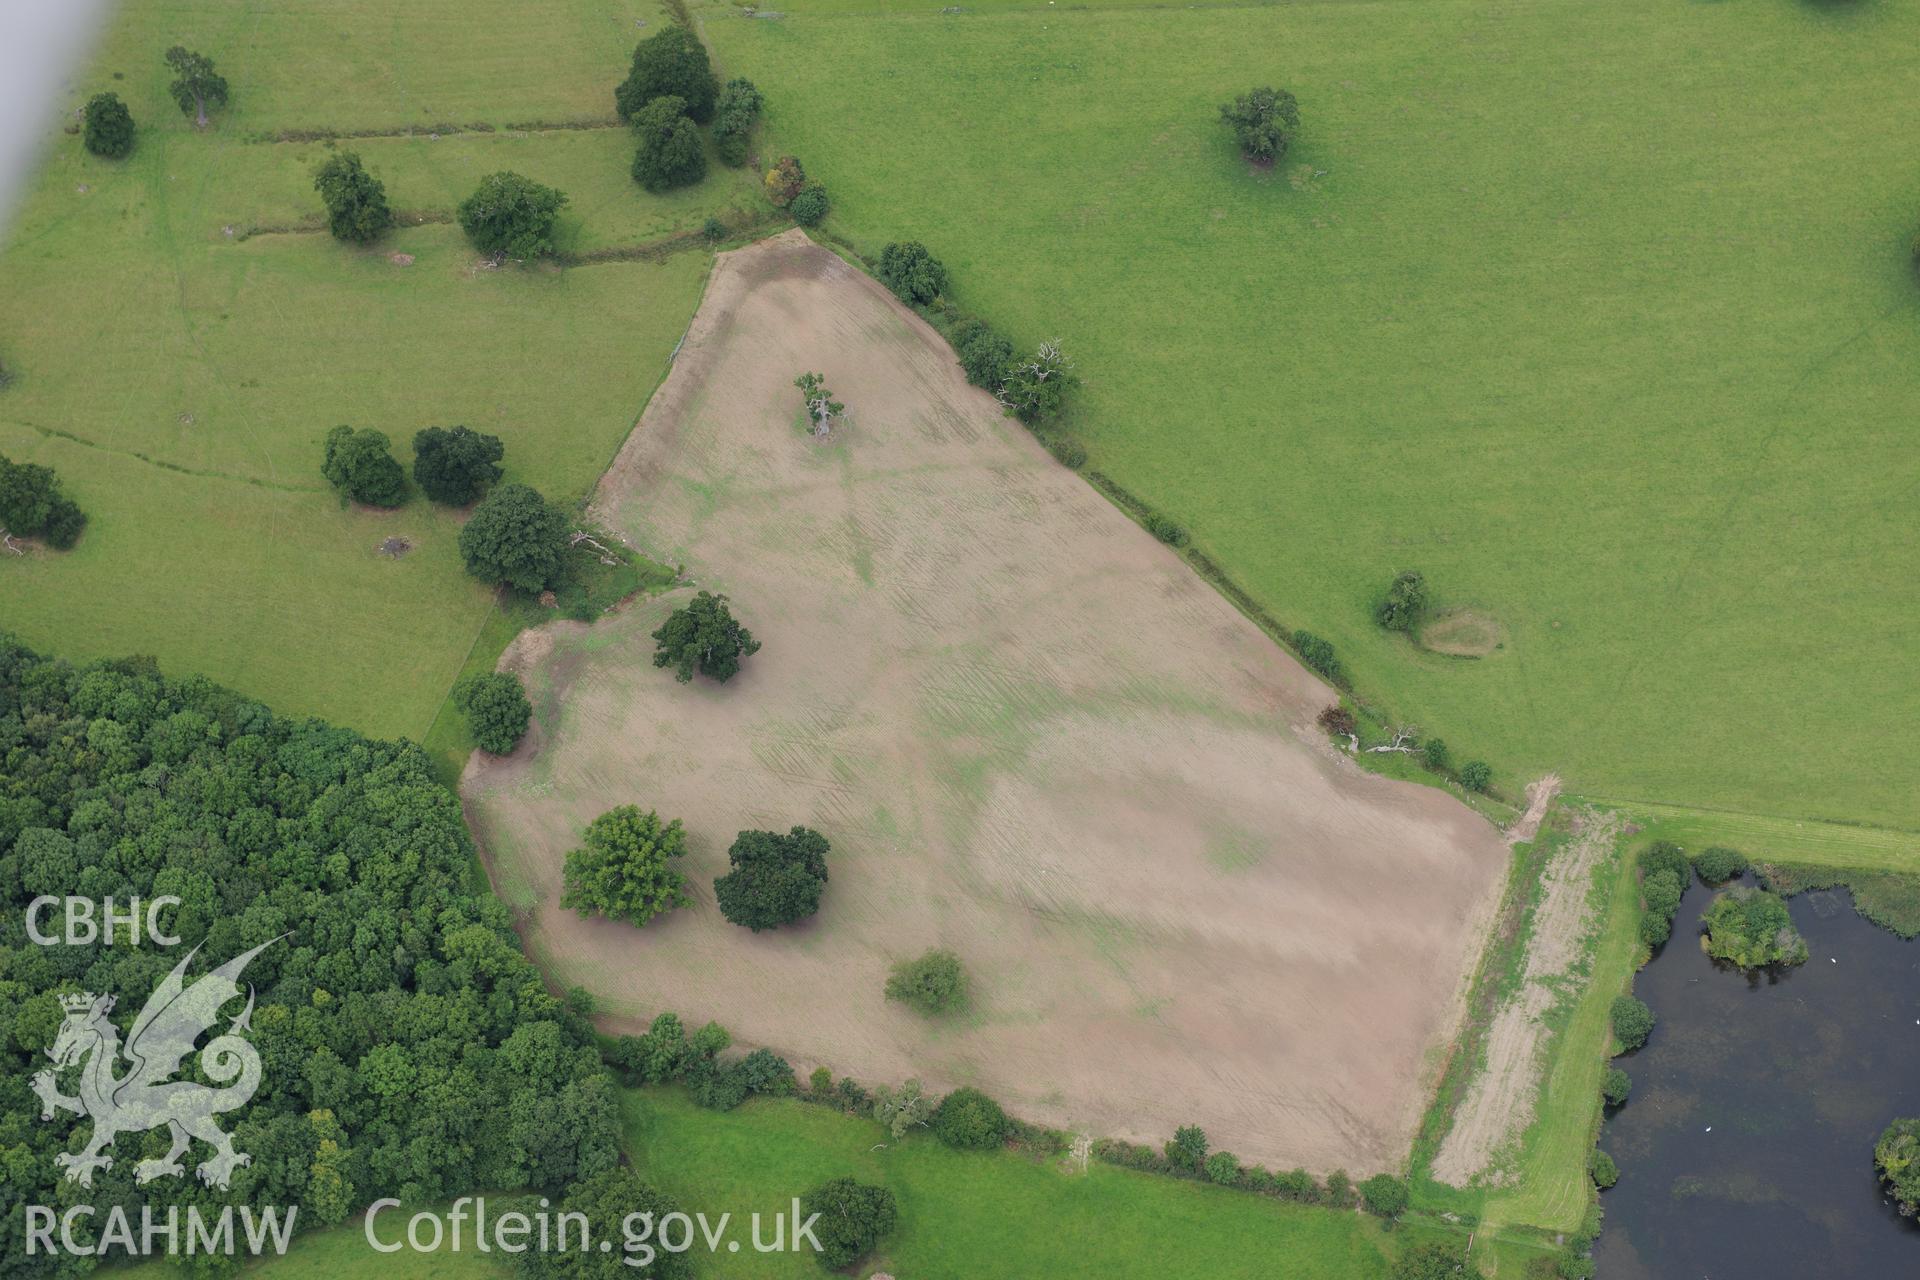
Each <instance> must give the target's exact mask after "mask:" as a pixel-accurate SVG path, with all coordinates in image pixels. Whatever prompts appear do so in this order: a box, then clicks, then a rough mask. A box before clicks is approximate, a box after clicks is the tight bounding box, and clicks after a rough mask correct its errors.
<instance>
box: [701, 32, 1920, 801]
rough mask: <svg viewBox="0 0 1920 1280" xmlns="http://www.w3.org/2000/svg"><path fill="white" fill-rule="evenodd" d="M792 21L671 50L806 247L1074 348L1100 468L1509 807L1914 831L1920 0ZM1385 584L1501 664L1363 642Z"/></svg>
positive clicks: (1083, 409)
mask: <svg viewBox="0 0 1920 1280" xmlns="http://www.w3.org/2000/svg"><path fill="white" fill-rule="evenodd" d="M782 8H783V9H785V10H787V12H786V16H785V17H784V18H783V19H781V20H778V21H749V20H745V19H742V18H740V17H738V16H737V15H736V12H735V11H733V10H730V9H726V8H723V7H720V6H711V7H708V8H706V9H704V10H702V11H701V14H700V16H701V17H702V20H703V24H704V30H705V33H706V34H707V36H708V38H709V40H710V41H711V42H712V43H713V44H714V45H715V46H716V47H717V49H718V51H719V53H720V56H721V58H722V61H723V62H724V63H725V64H726V71H727V72H728V73H738V74H746V75H749V76H751V77H753V78H754V79H755V80H757V81H758V82H759V83H760V84H761V85H762V87H763V88H765V89H766V90H767V91H768V94H769V101H770V104H771V106H770V115H769V119H770V122H771V130H772V142H773V149H776V150H781V151H793V152H795V153H796V154H798V155H800V156H801V157H802V159H803V160H804V161H805V162H806V163H807V165H808V167H809V171H810V172H812V173H815V174H817V175H818V176H820V177H822V178H823V179H825V181H826V182H827V183H828V184H829V186H830V187H831V188H832V190H833V192H834V196H835V199H836V206H835V214H834V219H833V226H834V228H835V229H836V230H837V231H838V232H840V233H842V234H844V235H846V236H847V237H849V238H850V239H851V240H852V241H854V242H855V243H857V244H859V245H860V246H862V247H863V248H865V249H868V250H872V249H877V248H878V246H879V245H880V244H881V243H882V242H884V241H885V240H888V239H894V238H901V237H913V238H918V239H922V240H924V241H926V242H927V243H928V244H929V245H930V246H931V247H932V248H933V250H934V251H935V252H936V253H937V254H939V255H941V256H942V257H943V258H944V259H945V260H946V261H947V263H948V264H949V266H950V267H951V268H952V269H953V270H954V274H955V278H956V280H957V284H956V294H957V296H958V300H959V301H960V302H962V303H963V304H964V305H966V306H969V307H971V308H973V309H976V310H978V311H979V312H981V313H983V314H985V315H987V316H989V317H992V318H994V319H995V320H996V321H997V322H999V323H1000V324H1002V325H1004V326H1006V327H1007V328H1008V329H1009V330H1011V331H1012V333H1013V334H1015V335H1016V336H1017V337H1018V338H1019V339H1020V340H1021V341H1022V342H1032V341H1035V340H1037V339H1039V338H1042V337H1046V336H1049V335H1057V336H1060V337H1061V338H1062V339H1063V340H1064V341H1065V343H1066V345H1067V347H1068V349H1069V351H1070V352H1072V353H1074V354H1075V355H1077V356H1078V358H1079V361H1080V368H1081V371H1082V373H1083V374H1084V375H1085V379H1086V387H1085V393H1084V395H1083V396H1082V398H1081V401H1080V407H1079V409H1078V410H1077V411H1076V413H1075V415H1074V421H1073V422H1072V423H1071V424H1070V426H1071V427H1072V428H1073V429H1074V430H1076V431H1078V432H1079V433H1080V434H1082V435H1083V436H1084V437H1085V438H1086V439H1087V441H1088V443H1089V445H1090V447H1091V449H1092V452H1093V455H1094V462H1095V464H1096V465H1098V466H1099V467H1100V468H1102V469H1103V470H1105V471H1107V472H1108V473H1110V474H1111V475H1113V476H1114V477H1115V478H1116V479H1117V480H1119V481H1121V482H1122V483H1124V484H1125V485H1126V486H1127V487H1128V488H1130V489H1132V490H1134V491H1135V492H1137V493H1139V494H1140V495H1141V496H1142V497H1144V498H1145V499H1147V500H1148V501H1150V502H1152V503H1153V504H1155V505H1156V506H1158V507H1160V508H1162V509H1164V510H1166V511H1167V512H1169V513H1170V514H1171V515H1173V516H1174V517H1175V518H1177V519H1179V520H1181V521H1182V522H1184V523H1185V524H1187V525H1188V526H1189V527H1190V528H1191V529H1192V530H1193V531H1194V534H1195V536H1196V537H1197V539H1198V540H1199V541H1200V542H1201V543H1202V544H1203V545H1204V546H1205V547H1206V548H1207V550H1208V551H1209V553H1210V554H1212V555H1213V556H1214V557H1215V558H1216V559H1218V560H1219V561H1220V562H1221V563H1222V564H1223V565H1224V566H1225V567H1226V568H1227V569H1228V571H1229V572H1230V573H1232V574H1233V575H1234V576H1235V577H1236V578H1237V579H1239V580H1240V581H1241V582H1243V583H1244V584H1245V585H1246V586H1247V587H1248V588H1249V590H1251V591H1252V592H1253V593H1254V595H1255V596H1256V597H1258V598H1259V599H1261V600H1262V601H1265V602H1268V603H1270V604H1271V605H1272V607H1273V608H1274V610H1275V612H1276V613H1278V614H1280V615H1281V616H1283V617H1285V618H1287V619H1288V620H1289V621H1290V622H1297V623H1298V624H1300V625H1305V626H1308V627H1310V628H1312V629H1313V630H1315V631H1318V632H1321V633H1323V634H1325V635H1327V636H1329V637H1331V638H1332V639H1333V640H1334V641H1335V643H1336V644H1337V645H1338V646H1339V647H1340V649H1341V650H1342V651H1343V652H1344V653H1345V654H1346V655H1347V657H1348V659H1349V665H1351V666H1352V667H1353V668H1354V669H1355V670H1356V672H1357V674H1358V678H1359V680H1360V682H1361V684H1362V686H1363V688H1364V689H1365V690H1367V691H1368V692H1370V693H1372V694H1373V695H1375V696H1377V697H1380V698H1381V699H1383V700H1384V701H1385V702H1386V703H1387V704H1388V705H1389V706H1391V707H1394V708H1396V709H1398V710H1399V711H1401V713H1402V714H1405V715H1407V716H1410V717H1417V718H1418V719H1419V721H1420V722H1421V723H1422V724H1423V725H1424V726H1425V727H1427V728H1428V729H1429V730H1430V731H1432V732H1435V733H1438V734H1440V735H1442V736H1444V737H1445V738H1447V739H1448V741H1449V742H1450V743H1452V744H1453V745H1454V748H1455V754H1456V755H1459V754H1461V753H1462V752H1465V753H1466V754H1469V755H1484V756H1486V757H1488V758H1490V759H1491V760H1492V761H1493V762H1494V763H1495V765H1496V767H1497V768H1498V770H1499V771H1500V774H1501V776H1502V780H1503V781H1504V782H1506V783H1508V784H1512V783H1513V782H1514V781H1515V780H1516V779H1520V778H1524V777H1525V776H1530V775H1531V774H1532V773H1534V772H1536V771H1541V770H1544V769H1546V768H1559V769H1560V770H1562V771H1563V772H1564V773H1565V774H1566V776H1567V777H1568V780H1569V783H1570V785H1572V786H1573V787H1574V788H1575V789H1576V790H1580V791H1586V792H1594V793H1601V794H1612V795H1636V796H1646V797H1652V798H1656V799H1661V800H1666V801H1678V800H1685V801H1687V802H1689V803H1695V804H1703V805H1711V806H1715V807H1720V808H1727V809H1743V810H1755V811H1763V810H1764V811H1772V812H1777V813H1782V814H1787V815H1790V816H1795V817H1823V816H1824V817H1835V816H1838V817H1845V818H1847V819H1852V820H1863V821H1870V822H1878V823H1883V824H1886V825H1890V826H1896V827H1898V826H1911V825H1916V823H1920V794H1917V793H1915V792H1914V791H1913V790H1912V789H1911V788H1904V787H1902V788H1894V787H1889V786H1887V785H1886V767H1885V765H1884V763H1883V757H1882V753H1883V751H1884V750H1885V748H1884V747H1883V746H1881V745H1880V744H1885V743H1893V742H1899V741H1904V740H1905V739H1906V738H1908V737H1910V734H1909V732H1908V728H1907V727H1908V726H1909V725H1910V724H1911V723H1912V722H1913V720H1914V718H1915V713H1916V712H1920V686H1916V685H1915V683H1914V682H1913V681H1912V680H1911V679H1910V678H1909V673H1908V667H1909V663H1908V662H1907V660H1906V658H1905V656H1904V655H1903V653H1902V640H1901V637H1903V636H1905V635H1907V634H1909V633H1910V631H1911V629H1912V626H1913V623H1914V621H1915V606H1914V604H1913V602H1912V597H1911V593H1909V592H1907V591H1905V590H1904V589H1903V587H1902V583H1903V582H1904V581H1905V580H1906V579H1907V578H1908V577H1910V576H1911V571H1912V569H1913V568H1914V567H1915V565H1914V556H1913V549H1912V541H1911V537H1910V532H1909V528H1908V524H1909V521H1908V517H1907V512H1908V511H1909V509H1910V498H1911V495H1912V493H1913V492H1914V490H1915V486H1916V485H1917V484H1920V454H1916V453H1915V451H1913V450H1912V449H1911V448H1910V447H1909V443H1910V442H1909V440H1908V435H1909V433H1908V429H1907V425H1906V424H1908V423H1910V422H1912V421H1913V420H1915V419H1916V417H1920V307H1917V306H1916V299H1917V298H1920V292H1917V291H1916V289H1915V281H1914V278H1913V273H1912V270H1911V267H1910V265H1909V262H1908V253H1907V245H1908V243H1909V242H1910V240H1911V238H1912V233H1913V224H1914V219H1915V216H1916V215H1915V204H1916V200H1917V199H1920V157H1916V155H1915V154H1914V152H1913V149H1912V147H1911V145H1910V139H1911V137H1912V136H1913V134H1914V132H1915V130H1916V127H1920V63H1916V62H1915V60H1914V59H1912V58H1911V57H1909V56H1908V51H1909V50H1910V49H1911V48H1912V47H1914V45H1915V43H1916V42H1917V41H1920V3H1916V2H1915V0H1884V2H1883V3H1877V4H1873V5H1815V4H1803V3H1779V4H1768V5H1750V6H1729V5H1691V6H1677V7H1676V6H1673V5H1670V4H1665V3H1659V2H1658V0H1626V2H1625V3H1619V4H1594V3H1561V4H1548V5H1523V6H1513V5H1497V4H1489V3H1485V2H1484V0H1435V2H1433V3H1423V4H1419V5H1407V4H1392V3H1372V2H1369V0H1359V2H1343V3H1300V4H1284V5H1273V6H1251V7H1235V8H1201V9H1187V8H1132V7H1125V6H1115V7H1105V6H1103V7H1095V8H1085V7H1076V8H1073V9H1071V10H1069V9H1067V8H1066V7H1064V6H1062V7H1059V8H1049V7H1046V6H1030V7H1024V8H1017V9H1001V8H998V7H993V8H992V9H991V10H990V11H989V10H982V11H977V12H976V11H972V9H971V7H969V12H966V13H962V14H958V15H941V14H937V13H934V12H931V11H930V10H928V9H919V8H913V9H909V8H908V7H907V6H904V5H901V6H886V5H874V4H871V3H866V2H864V0H850V3H849V4H846V5H841V4H837V3H834V2H833V0H824V2H823V3H809V0H796V2H795V3H793V4H791V5H783V6H782ZM850 14H857V15H858V16H847V15H850ZM829 63H830V64H831V65H833V66H834V67H835V69H836V73H835V84H836V91H835V92H834V93H831V94H820V93H816V92H811V90H812V89H813V88H814V87H815V86H816V85H817V79H818V69H819V68H820V67H821V66H822V65H827V64H829ZM1267 80H1271V81H1276V82H1280V83H1283V84H1285V85H1287V86H1289V87H1291V88H1293V89H1294V90H1295V91H1296V92H1297V93H1298V94H1299V96H1300V98H1301V101H1302V103H1303V104H1304V105H1303V110H1304V112H1305V116H1306V121H1307V124H1306V133H1305V137H1304V140H1303V142H1302V143H1301V145H1300V147H1299V149H1298V150H1297V152H1296V153H1295V154H1294V155H1293V156H1291V157H1289V160H1288V161H1287V163H1286V164H1285V165H1283V166H1282V167H1281V169H1279V170H1278V171H1276V172H1274V173H1272V174H1269V175H1261V174H1256V173H1252V172H1249V171H1248V169H1247V168H1246V167H1245V166H1244V165H1242V164H1241V163H1240V162H1239V161H1238V159H1237V158H1236V157H1235V156H1234V155H1233V153H1232V150H1231V147H1230V144H1229V143H1228V141H1227V139H1226V138H1225V136H1224V134H1223V133H1222V131H1221V130H1220V129H1219V127H1218V125H1217V124H1216V123H1215V119H1214V109H1215V106H1216V104H1217V103H1219V102H1220V101H1221V100H1223V99H1224V98H1226V97H1227V96H1229V95H1230V94H1231V93H1233V92H1235V91H1237V90H1239V89H1241V88H1243V87H1245V86H1246V85H1248V84H1250V83H1255V82H1259V81H1267ZM1408 567H1418V568H1421V569H1423V570H1424V571H1425V572H1426V573H1427V574H1428V575H1429V577H1430V579H1431V580H1432V581H1433V582H1434V583H1435V585H1436V588H1437V591H1438V594H1439V597H1440V599H1441V601H1442V603H1445V604H1465V605H1472V606H1475V607H1477V608H1479V609H1481V610H1484V611H1485V612H1487V613H1489V614H1491V615H1492V616H1493V617H1495V618H1497V619H1498V620H1499V622H1500V623H1501V624H1502V625H1503V626H1504V627H1505V629H1506V633H1507V636H1508V641H1507V645H1506V648H1505V649H1504V650H1502V651H1500V652H1498V653H1496V654H1494V655H1493V656H1490V657H1488V658H1486V659H1483V660H1479V661H1467V660H1458V659H1447V658H1441V657H1439V656H1436V655H1427V654H1422V653H1419V652H1417V651H1415V650H1413V649H1411V648H1410V647H1409V646H1407V645H1406V644H1405V642H1404V641H1403V640H1400V639H1398V638H1396V637H1391V636H1388V635H1385V634H1382V633H1380V632H1379V631H1377V630H1376V629H1375V628H1374V627H1373V626H1372V625H1371V623H1370V621H1369V618H1368V611H1367V606H1368V603H1369V600H1370V598H1371V596H1372V594H1373V593H1374V592H1375V591H1377V590H1379V589H1380V587H1381V585H1382V584H1384V583H1385V581H1386V580H1387V579H1388V577H1389V576H1390V575H1391V574H1392V573H1393V572H1394V571H1395V570H1397V569H1401V568H1408Z"/></svg>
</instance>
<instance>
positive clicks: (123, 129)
mask: <svg viewBox="0 0 1920 1280" xmlns="http://www.w3.org/2000/svg"><path fill="white" fill-rule="evenodd" d="M133 133H134V129H133V113H132V112H131V111H129V110H127V104H126V103H124V102H122V101H120V95H119V94H117V93H96V94H94V95H93V97H91V98H89V99H87V118H86V127H85V129H83V130H82V131H81V135H80V140H81V142H82V143H84V144H85V145H86V148H87V150H89V151H91V152H92V153H93V154H94V155H97V156H104V157H106V158H107V159H109V160H118V159H119V158H120V157H121V156H124V155H126V154H127V153H128V152H129V151H132V150H133Z"/></svg>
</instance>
